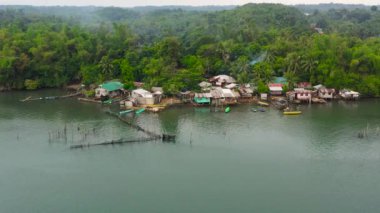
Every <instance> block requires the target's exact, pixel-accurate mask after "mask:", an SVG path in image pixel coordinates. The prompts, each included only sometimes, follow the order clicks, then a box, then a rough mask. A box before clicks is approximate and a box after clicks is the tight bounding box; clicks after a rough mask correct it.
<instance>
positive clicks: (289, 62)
mask: <svg viewBox="0 0 380 213" xmlns="http://www.w3.org/2000/svg"><path fill="white" fill-rule="evenodd" d="M51 11H53V12H51ZM51 11H49V10H48V9H46V8H39V7H13V8H7V7H4V6H3V7H0V89H1V88H2V89H25V88H29V89H33V88H38V87H39V88H45V87H60V86H63V85H66V84H69V83H72V82H83V83H85V84H91V83H100V82H103V81H105V80H110V79H115V78H118V79H121V80H122V81H124V82H125V83H127V84H130V83H131V82H133V81H144V82H145V83H146V84H147V86H163V87H164V89H165V90H166V91H167V92H169V93H172V94H174V93H176V92H178V91H181V90H188V89H197V83H198V82H200V81H202V80H203V79H205V78H207V77H210V76H213V75H217V74H229V75H232V76H234V77H236V78H237V79H238V81H239V82H241V83H246V82H255V83H256V84H259V85H262V84H265V83H267V82H269V81H270V80H271V79H272V77H273V76H285V77H287V78H288V80H289V82H290V83H292V82H298V81H310V82H312V83H313V84H319V83H321V84H325V85H326V86H329V87H334V88H337V89H340V88H345V87H349V88H351V89H355V90H358V91H360V92H361V93H363V94H365V95H368V96H380V11H379V10H378V8H377V7H368V8H360V9H350V10H347V9H344V8H343V9H330V10H317V9H313V12H312V13H310V14H304V12H302V11H301V10H299V9H297V8H295V7H289V6H284V5H279V4H247V5H244V6H240V7H228V8H226V10H223V9H221V8H220V7H217V8H214V9H212V8H211V9H210V8H209V9H206V8H203V10H195V9H194V10H193V9H172V8H169V9H168V8H163V9H160V8H158V9H152V8H150V9H142V8H136V9H123V8H93V7H89V8H80V7H79V8H71V9H67V8H65V7H62V8H59V7H58V8H56V7H55V8H53V9H51ZM315 28H321V29H322V30H323V32H324V33H323V34H320V33H318V32H317V31H316V30H315Z"/></svg>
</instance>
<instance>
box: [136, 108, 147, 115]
mask: <svg viewBox="0 0 380 213" xmlns="http://www.w3.org/2000/svg"><path fill="white" fill-rule="evenodd" d="M144 111H145V108H141V109H139V110H137V111H136V114H137V115H138V114H141V113H142V112H144Z"/></svg>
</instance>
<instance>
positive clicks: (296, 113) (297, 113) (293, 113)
mask: <svg viewBox="0 0 380 213" xmlns="http://www.w3.org/2000/svg"><path fill="white" fill-rule="evenodd" d="M299 114H302V112H301V111H289V112H284V115H299Z"/></svg>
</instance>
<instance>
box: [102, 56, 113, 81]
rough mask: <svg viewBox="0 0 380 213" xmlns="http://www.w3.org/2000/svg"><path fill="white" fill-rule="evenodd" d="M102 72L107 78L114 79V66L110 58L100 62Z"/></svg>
mask: <svg viewBox="0 0 380 213" xmlns="http://www.w3.org/2000/svg"><path fill="white" fill-rule="evenodd" d="M99 66H100V72H101V73H102V74H103V76H104V77H105V78H110V77H112V74H113V64H112V62H111V60H110V59H109V58H108V56H103V57H102V59H101V60H100V62H99Z"/></svg>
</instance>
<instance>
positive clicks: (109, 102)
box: [102, 99, 112, 104]
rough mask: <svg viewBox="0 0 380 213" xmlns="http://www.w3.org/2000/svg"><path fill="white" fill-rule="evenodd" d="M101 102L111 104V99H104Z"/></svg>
mask: <svg viewBox="0 0 380 213" xmlns="http://www.w3.org/2000/svg"><path fill="white" fill-rule="evenodd" d="M102 103H103V104H112V99H109V100H106V101H103V102H102Z"/></svg>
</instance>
